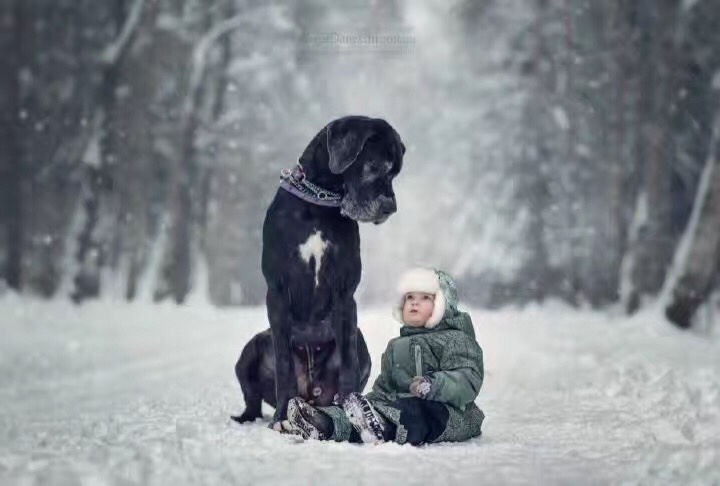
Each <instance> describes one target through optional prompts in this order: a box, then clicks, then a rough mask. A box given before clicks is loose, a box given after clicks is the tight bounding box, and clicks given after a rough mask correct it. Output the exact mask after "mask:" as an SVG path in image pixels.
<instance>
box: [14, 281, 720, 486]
mask: <svg viewBox="0 0 720 486" xmlns="http://www.w3.org/2000/svg"><path fill="white" fill-rule="evenodd" d="M389 308H390V306H389V305H388V306H387V309H362V310H361V311H360V314H359V319H358V321H359V323H360V327H361V329H362V330H363V332H364V333H365V336H366V339H367V342H368V346H369V348H370V351H371V354H372V357H373V364H374V367H373V377H374V375H375V374H377V372H378V368H377V364H378V363H379V357H380V353H381V352H382V351H383V349H384V347H385V345H386V342H387V340H388V339H389V338H391V337H393V336H394V335H396V334H397V332H398V327H397V324H396V323H395V322H394V321H393V319H392V317H391V315H390V311H389ZM471 313H472V316H473V319H474V321H475V324H476V331H477V334H478V340H479V342H480V343H481V345H482V346H483V349H484V351H485V365H486V380H485V383H484V385H483V389H482V391H481V394H480V397H479V398H478V401H477V403H478V404H479V405H480V407H481V408H482V409H483V410H484V411H485V413H486V415H487V419H486V422H485V424H484V433H483V436H482V437H480V438H478V439H475V440H472V441H470V442H466V443H460V444H440V445H431V446H425V447H420V448H414V447H411V446H398V445H397V444H383V445H379V446H371V445H367V446H361V445H353V444H338V443H328V442H318V441H305V442H303V441H302V440H300V439H297V438H293V437H289V436H284V435H280V434H278V433H275V432H273V431H271V430H269V429H267V422H266V421H263V422H261V423H256V424H250V425H238V424H236V423H234V422H232V421H230V420H229V419H228V416H229V415H230V414H233V413H238V412H240V411H241V410H242V401H241V394H240V389H239V386H238V384H237V382H236V380H235V376H234V372H233V367H234V364H235V360H236V359H237V356H238V354H239V352H240V349H241V347H242V346H243V345H244V343H245V342H247V340H248V339H249V338H250V337H251V336H252V335H253V334H254V333H256V332H258V331H260V330H261V329H263V328H265V326H266V325H267V321H266V317H265V310H264V309H263V308H245V309H235V310H218V309H215V308H212V307H209V306H207V305H190V306H184V307H176V306H173V305H155V306H153V305H150V304H136V305H127V304H120V303H112V302H107V301H106V302H94V303H91V304H88V305H85V306H82V307H75V306H73V305H72V304H69V303H65V302H62V301H56V302H43V301H35V300H30V299H28V298H22V299H21V298H19V297H16V296H14V295H5V296H4V297H2V298H0V329H2V336H3V338H2V340H1V341H0V369H2V373H0V484H3V485H6V484H7V485H18V486H21V485H30V484H53V485H79V484H82V485H115V484H149V485H159V484H173V485H175V484H178V485H182V484H210V485H213V484H280V483H286V482H287V483H290V484H293V485H302V484H313V485H316V484H346V483H347V484H358V483H361V484H373V485H382V484H432V483H436V482H437V483H443V484H445V483H447V484H478V483H480V484H599V483H602V484H606V483H621V482H628V483H632V484H636V483H643V484H648V483H650V484H658V483H660V484H668V483H672V484H717V483H718V482H720V468H718V467H717V464H720V375H719V374H718V372H717V371H718V369H720V366H719V365H720V352H719V351H720V349H718V348H720V339H718V338H717V336H701V335H698V334H692V333H682V332H680V331H678V330H676V329H674V328H673V327H671V326H669V325H668V324H667V323H665V322H664V321H663V320H662V319H661V318H660V316H661V309H660V308H655V309H650V310H647V311H644V312H643V313H641V314H639V315H636V316H635V317H633V318H632V319H628V318H625V317H619V316H612V315H610V314H607V313H606V314H603V313H593V312H589V311H575V310H571V309H568V308H565V307H562V306H560V305H554V304H547V305H545V306H544V307H530V308H527V309H525V310H516V309H506V310H502V311H497V312H489V311H479V310H474V311H472V312H471ZM265 412H266V415H267V416H268V417H269V415H270V413H271V409H270V408H269V407H268V408H267V409H266V410H265ZM268 417H266V420H267V418H268Z"/></svg>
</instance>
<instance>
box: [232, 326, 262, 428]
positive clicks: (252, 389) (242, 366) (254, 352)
mask: <svg viewBox="0 0 720 486" xmlns="http://www.w3.org/2000/svg"><path fill="white" fill-rule="evenodd" d="M260 336H261V335H260V334H258V335H256V336H255V337H253V338H252V339H251V340H250V341H249V342H248V343H247V345H246V346H245V348H243V350H242V352H241V353H240V358H238V361H237V363H236V364H235V376H237V379H238V381H239V382H240V388H241V389H242V393H243V397H244V398H245V411H244V412H243V413H242V414H240V415H232V416H231V417H230V418H232V419H233V420H234V421H236V422H238V423H241V424H242V423H245V422H252V421H253V420H255V419H257V418H261V417H262V388H261V383H260V374H259V369H258V368H259V364H260V360H261V359H262V349H261V348H262V347H261V346H260V342H259V341H260Z"/></svg>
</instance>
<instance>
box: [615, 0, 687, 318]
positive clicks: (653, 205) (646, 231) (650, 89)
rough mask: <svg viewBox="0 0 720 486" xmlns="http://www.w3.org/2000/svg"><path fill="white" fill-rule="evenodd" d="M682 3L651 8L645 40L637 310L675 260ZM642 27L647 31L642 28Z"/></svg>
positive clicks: (635, 251) (633, 301) (633, 252)
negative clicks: (675, 116)
mask: <svg viewBox="0 0 720 486" xmlns="http://www.w3.org/2000/svg"><path fill="white" fill-rule="evenodd" d="M676 14H677V1H675V0H672V1H663V2H659V3H658V4H657V5H655V4H652V6H650V7H646V10H645V11H644V12H643V18H644V19H645V22H646V23H645V25H644V26H641V27H644V30H645V32H644V33H643V35H644V36H647V37H646V38H645V40H644V42H643V43H642V45H643V46H644V49H645V50H644V55H645V57H646V59H648V61H647V62H646V63H645V65H644V73H643V74H642V75H641V76H642V80H641V83H640V99H639V106H640V111H639V114H638V115H639V117H640V126H639V130H640V132H639V137H640V140H639V149H640V153H639V156H640V160H641V164H642V182H641V188H640V191H639V195H638V198H639V199H638V200H639V201H640V200H644V203H645V204H644V207H645V210H646V212H645V215H644V216H645V217H644V221H636V223H637V224H638V228H637V234H636V237H637V239H636V241H634V242H631V246H630V248H629V250H628V253H629V255H626V258H629V261H630V262H631V263H632V265H631V266H632V268H630V269H629V270H628V274H629V277H630V287H631V288H630V289H628V290H627V292H626V293H627V302H626V307H627V310H628V311H629V312H634V311H635V310H637V309H638V308H639V307H640V306H641V305H642V301H643V298H644V297H646V296H655V295H657V293H658V292H659V291H660V289H661V287H662V283H663V281H664V280H665V275H666V272H667V269H668V266H669V264H670V260H671V259H672V252H673V246H674V244H675V239H674V237H673V235H672V232H671V220H670V209H671V206H670V197H671V193H670V162H671V160H672V157H673V155H672V154H673V153H674V147H673V144H672V137H671V136H670V131H669V128H670V127H669V125H670V119H671V117H672V112H671V110H672V108H671V106H672V102H671V100H672V98H673V97H675V96H676V89H675V88H676V82H675V81H676V73H675V71H676V52H675V51H676V46H675V44H674V36H673V33H674V28H675V17H676ZM641 30H642V29H641Z"/></svg>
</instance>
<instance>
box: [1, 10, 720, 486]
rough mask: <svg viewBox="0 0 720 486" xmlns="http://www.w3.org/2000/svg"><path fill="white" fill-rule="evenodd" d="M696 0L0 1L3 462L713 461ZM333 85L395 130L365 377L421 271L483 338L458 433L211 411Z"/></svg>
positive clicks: (225, 389)
mask: <svg viewBox="0 0 720 486" xmlns="http://www.w3.org/2000/svg"><path fill="white" fill-rule="evenodd" d="M719 20H720V10H719V9H718V8H717V4H716V2H715V1H713V0H663V1H649V0H643V1H635V0H608V1H604V2H593V1H590V0H578V1H570V0H487V1H476V0H449V1H443V0H417V1H415V0H388V1H377V0H338V1H329V0H297V1H283V0H278V1H260V0H103V1H95V0H92V1H91V0H52V1H50V0H47V1H42V0H33V1H29V0H2V1H0V52H2V53H3V56H0V485H2V486H5V485H8V486H24V485H32V486H35V485H37V486H41V485H43V486H44V485H61V486H65V485H72V486H76V485H82V486H91V485H176V484H177V485H184V484H188V485H190V484H193V485H195V484H208V485H215V484H218V485H222V484H228V485H235V484H253V485H255V484H258V485H259V484H292V485H295V484H312V485H316V484H367V485H378V484H388V485H391V484H392V485H395V484H434V483H438V484H445V483H447V484H493V485H494V484H570V485H575V484H653V485H654V484H662V485H665V484H673V485H674V484H678V485H680V484H681V485H685V484H697V485H720V325H718V321H720V166H718V160H717V159H718V153H720V30H718V29H717V23H718V21H719ZM351 114H353V115H367V116H370V117H374V118H383V119H385V120H387V121H388V122H390V123H391V124H392V126H393V127H394V128H395V129H396V130H397V133H398V134H399V136H400V137H401V138H402V142H403V144H404V146H405V147H406V149H407V150H406V152H405V154H404V158H403V166H402V171H401V172H400V173H399V174H398V175H397V177H395V178H394V180H393V182H392V187H391V189H392V191H394V196H395V198H396V202H397V212H396V213H394V214H392V215H391V216H390V217H389V218H388V219H387V221H385V222H383V223H382V224H379V225H374V224H370V223H361V224H360V239H361V245H360V252H361V257H362V279H361V282H360V285H359V287H358V288H357V291H356V292H355V299H356V300H357V303H358V326H359V328H360V329H361V330H362V332H363V334H364V336H365V339H366V340H367V343H368V347H369V351H370V355H371V358H372V370H371V378H370V382H369V384H368V387H366V391H367V390H369V388H370V386H371V385H372V382H373V380H374V378H375V377H376V376H377V375H378V373H379V372H380V369H379V366H380V356H381V353H382V352H383V350H384V349H385V346H386V344H387V342H388V340H389V339H391V338H393V337H395V336H397V335H398V332H399V324H398V323H397V322H396V321H395V320H394V319H393V317H392V316H391V306H392V305H393V304H394V303H395V302H396V301H395V300H394V299H396V298H397V296H396V295H395V294H394V292H395V283H396V281H397V278H398V275H400V274H401V272H403V271H404V270H406V269H407V268H409V267H411V266H417V265H421V266H428V267H435V268H440V269H443V270H445V271H447V272H448V273H449V274H450V275H452V276H453V277H454V279H455V280H456V282H457V285H458V289H459V295H460V303H461V307H462V308H464V309H466V310H468V311H469V312H470V314H471V316H472V319H473V322H474V327H475V333H476V335H477V340H478V342H479V344H480V345H481V346H482V348H483V351H484V363H485V379H484V383H483V386H482V389H481V390H480V393H479V396H478V398H477V400H476V404H477V405H478V406H479V407H480V408H481V409H482V410H483V411H484V412H485V414H486V417H487V418H486V420H485V422H484V424H483V434H482V436H481V437H478V438H475V439H472V440H470V441H468V442H462V443H440V444H431V445H424V446H421V447H412V446H409V445H405V446H400V445H397V444H393V443H385V444H380V445H356V444H348V443H335V442H321V441H315V440H303V439H302V438H301V437H299V436H297V435H283V434H279V433H276V432H274V431H272V430H270V429H269V428H268V424H269V423H270V420H271V417H272V414H273V409H272V408H271V407H269V406H264V407H265V408H264V409H263V412H264V418H263V420H258V421H256V422H255V423H251V424H244V425H240V424H238V423H236V422H234V421H232V420H230V418H229V417H230V415H235V414H238V413H240V412H241V411H242V410H243V409H244V407H245V404H244V402H243V396H242V394H241V391H240V387H239V385H238V381H237V379H236V377H235V374H234V366H235V362H236V360H237V359H238V355H239V354H240V351H241V349H242V348H243V346H244V345H245V344H246V343H247V342H248V341H249V340H250V339H251V338H252V336H254V335H255V334H256V333H257V332H259V331H261V330H264V329H267V327H268V325H269V324H268V316H267V309H266V306H265V302H266V294H267V288H268V287H267V285H266V281H265V279H264V278H263V274H262V273H261V270H260V268H261V254H262V251H263V248H264V245H266V244H267V242H265V241H263V234H262V225H263V219H264V217H265V214H266V210H267V208H268V205H269V204H270V202H271V200H272V199H273V197H274V195H275V193H276V191H277V190H278V184H279V182H280V177H279V176H280V173H281V170H282V169H287V168H292V167H293V166H294V165H295V164H296V162H297V161H298V158H299V157H300V155H301V154H302V153H303V150H304V149H305V147H307V146H308V143H309V142H310V140H311V139H312V137H314V136H315V134H316V133H318V132H319V131H320V130H322V129H323V127H325V126H326V125H327V124H328V123H329V122H330V121H331V120H333V119H336V118H339V117H342V116H345V115H351ZM343 196H345V194H343ZM291 256H292V255H291ZM308 258H309V257H308ZM307 261H308V264H309V262H310V260H309V259H308V260H307ZM317 261H318V258H316V259H315V262H314V263H315V264H317ZM316 268H317V267H316Z"/></svg>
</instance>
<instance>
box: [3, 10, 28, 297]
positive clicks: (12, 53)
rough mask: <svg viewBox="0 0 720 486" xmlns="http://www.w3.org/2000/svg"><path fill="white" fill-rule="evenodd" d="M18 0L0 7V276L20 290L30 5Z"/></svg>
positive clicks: (11, 286) (10, 285)
mask: <svg viewBox="0 0 720 486" xmlns="http://www.w3.org/2000/svg"><path fill="white" fill-rule="evenodd" d="M23 3H24V2H23V0H15V2H12V3H10V4H4V5H3V6H2V7H0V16H1V17H0V21H1V22H3V23H4V24H5V27H6V28H3V29H2V30H0V36H2V37H0V46H2V51H3V52H4V55H3V56H1V57H0V107H1V108H0V187H1V188H2V190H0V195H1V197H2V199H1V202H0V211H2V213H0V214H1V215H2V219H3V221H2V222H3V223H4V226H5V235H4V236H5V244H6V246H7V248H6V255H5V265H4V268H2V273H0V277H2V278H4V279H5V281H6V282H7V285H8V286H9V287H10V288H12V289H15V290H17V291H20V290H21V289H22V285H23V268H22V267H23V265H22V261H23V240H24V234H25V230H24V207H23V206H24V205H23V197H22V190H23V187H24V186H25V183H26V181H25V174H24V172H23V160H24V154H23V149H22V142H21V140H22V139H23V138H22V129H21V127H20V123H21V120H20V106H19V103H20V95H21V88H20V85H19V83H20V67H21V62H22V61H21V59H20V56H21V55H22V53H23V52H24V51H25V50H24V49H23V48H22V44H23V42H24V38H23V37H24V35H26V33H27V32H31V28H30V26H29V25H28V21H29V19H28V15H27V12H26V9H27V6H26V5H23Z"/></svg>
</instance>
